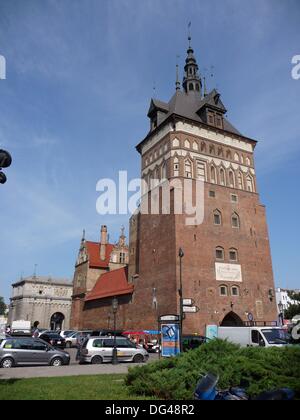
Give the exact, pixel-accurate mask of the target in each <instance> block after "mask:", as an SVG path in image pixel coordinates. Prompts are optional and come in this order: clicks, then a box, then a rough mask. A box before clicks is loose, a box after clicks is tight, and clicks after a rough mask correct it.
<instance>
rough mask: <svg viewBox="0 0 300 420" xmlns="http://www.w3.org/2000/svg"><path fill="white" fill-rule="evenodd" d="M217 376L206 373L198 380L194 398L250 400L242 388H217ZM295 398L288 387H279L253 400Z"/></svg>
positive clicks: (203, 399) (202, 399) (285, 399)
mask: <svg viewBox="0 0 300 420" xmlns="http://www.w3.org/2000/svg"><path fill="white" fill-rule="evenodd" d="M218 382H219V376H217V375H214V374H212V373H208V374H207V375H205V376H202V377H201V379H200V380H199V382H198V384H197V387H196V391H195V400H199V401H248V400H251V398H250V397H249V395H248V394H247V392H246V390H245V389H244V388H237V387H232V388H229V389H227V390H223V391H221V390H219V389H218V388H217V385H218ZM294 398H295V392H294V391H293V390H291V389H289V388H281V389H277V390H274V391H269V392H263V393H261V394H260V395H258V396H257V397H256V398H255V399H254V400H257V401H291V400H293V399H294Z"/></svg>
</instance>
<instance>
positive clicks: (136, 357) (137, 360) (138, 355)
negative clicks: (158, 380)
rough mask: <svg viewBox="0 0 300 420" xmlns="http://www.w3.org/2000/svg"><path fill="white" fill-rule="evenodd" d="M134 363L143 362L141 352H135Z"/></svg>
mask: <svg viewBox="0 0 300 420" xmlns="http://www.w3.org/2000/svg"><path fill="white" fill-rule="evenodd" d="M133 362H134V363H143V362H144V356H143V355H142V354H136V355H135V356H134V358H133Z"/></svg>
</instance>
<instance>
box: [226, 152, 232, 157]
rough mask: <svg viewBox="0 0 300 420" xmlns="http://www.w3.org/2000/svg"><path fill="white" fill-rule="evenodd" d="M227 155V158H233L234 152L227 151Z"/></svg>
mask: <svg viewBox="0 0 300 420" xmlns="http://www.w3.org/2000/svg"><path fill="white" fill-rule="evenodd" d="M226 157H227V159H232V154H231V151H230V150H227V151H226Z"/></svg>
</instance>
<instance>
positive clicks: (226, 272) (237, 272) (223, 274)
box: [216, 263, 243, 282]
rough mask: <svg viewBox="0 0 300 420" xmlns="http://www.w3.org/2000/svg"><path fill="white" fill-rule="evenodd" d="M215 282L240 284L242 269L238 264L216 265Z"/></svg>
mask: <svg viewBox="0 0 300 420" xmlns="http://www.w3.org/2000/svg"><path fill="white" fill-rule="evenodd" d="M216 280H217V281H234V282H242V281H243V279H242V268H241V266H240V265H239V264H224V263H216Z"/></svg>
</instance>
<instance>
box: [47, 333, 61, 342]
mask: <svg viewBox="0 0 300 420" xmlns="http://www.w3.org/2000/svg"><path fill="white" fill-rule="evenodd" d="M45 335H46V336H48V337H49V338H52V339H53V338H55V339H57V340H61V339H62V337H61V336H60V335H59V334H56V333H52V334H45Z"/></svg>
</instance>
